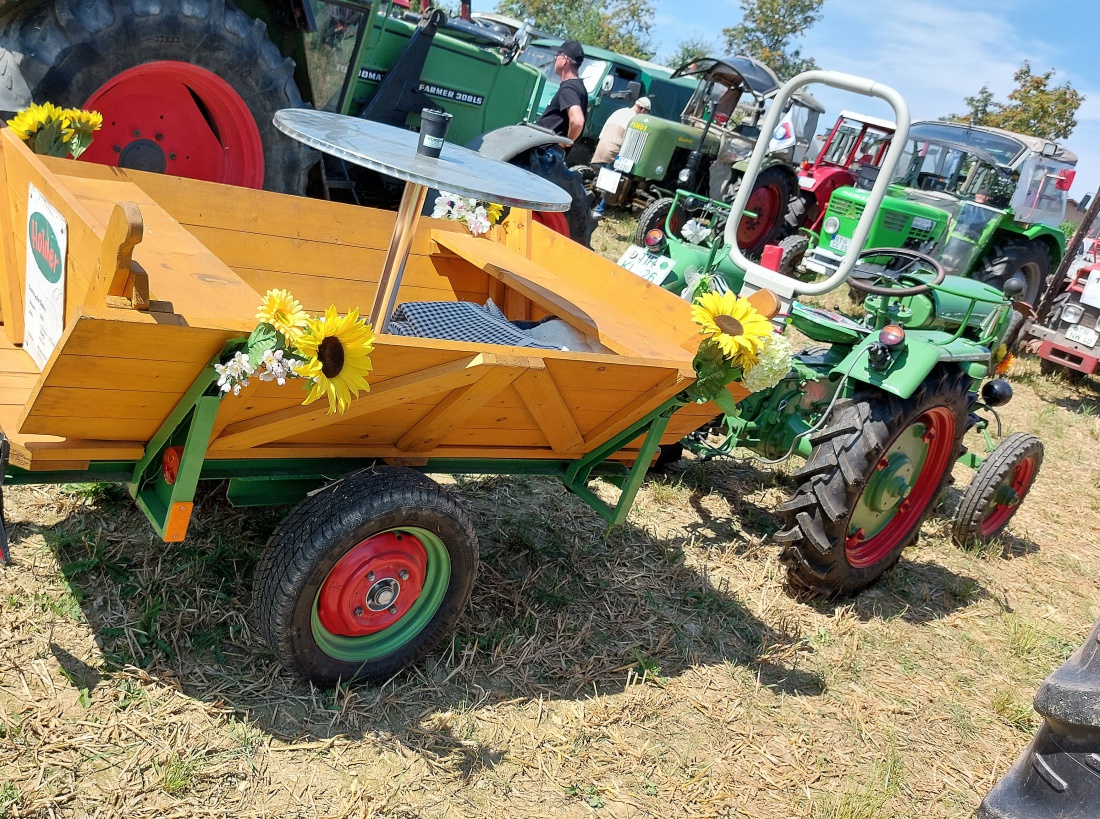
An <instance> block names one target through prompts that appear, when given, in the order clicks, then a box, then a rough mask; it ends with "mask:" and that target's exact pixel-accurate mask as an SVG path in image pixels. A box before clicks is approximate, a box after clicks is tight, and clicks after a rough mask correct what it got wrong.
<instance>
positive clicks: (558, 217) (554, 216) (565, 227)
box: [534, 210, 569, 236]
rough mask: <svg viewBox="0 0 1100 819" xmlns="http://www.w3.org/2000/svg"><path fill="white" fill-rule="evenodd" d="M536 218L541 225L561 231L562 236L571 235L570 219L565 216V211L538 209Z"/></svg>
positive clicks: (557, 231)
mask: <svg viewBox="0 0 1100 819" xmlns="http://www.w3.org/2000/svg"><path fill="white" fill-rule="evenodd" d="M534 218H535V221H536V222H538V223H539V224H540V225H546V226H547V227H548V228H550V230H552V231H554V232H555V233H560V234H561V235H562V236H568V235H569V220H568V219H566V218H565V214H564V213H561V212H559V211H554V210H536V211H534Z"/></svg>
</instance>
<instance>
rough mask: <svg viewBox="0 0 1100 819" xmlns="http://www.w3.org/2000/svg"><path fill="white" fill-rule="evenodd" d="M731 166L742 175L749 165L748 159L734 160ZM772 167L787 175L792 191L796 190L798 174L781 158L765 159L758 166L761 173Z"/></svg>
mask: <svg viewBox="0 0 1100 819" xmlns="http://www.w3.org/2000/svg"><path fill="white" fill-rule="evenodd" d="M732 167H733V169H734V170H735V171H738V172H740V175H741V176H744V175H745V171H746V170H747V169H748V167H749V161H748V160H747V159H743V160H741V161H739V162H734V163H733V165H732ZM772 168H779V169H780V170H781V171H782V172H783V173H784V174H785V175H786V176H787V181H788V182H789V183H790V185H791V190H792V191H793V190H798V174H797V173H796V172H795V169H794V168H792V167H791V166H790V165H789V164H787V163H786V162H784V161H783V160H782V159H765V160H764V162H763V164H762V165H761V166H760V173H763V172H764V171H767V170H770V169H772Z"/></svg>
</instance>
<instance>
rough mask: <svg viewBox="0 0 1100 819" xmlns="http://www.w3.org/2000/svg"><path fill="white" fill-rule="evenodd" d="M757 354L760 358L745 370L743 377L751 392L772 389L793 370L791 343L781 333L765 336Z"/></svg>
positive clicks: (742, 381) (746, 387) (742, 380)
mask: <svg viewBox="0 0 1100 819" xmlns="http://www.w3.org/2000/svg"><path fill="white" fill-rule="evenodd" d="M757 355H758V356H759V360H758V361H757V362H756V363H755V364H753V365H752V367H750V368H749V369H747V370H746V371H745V375H744V377H743V378H742V379H741V383H742V384H744V385H745V389H747V390H748V391H749V392H759V391H760V390H767V389H771V388H772V387H774V386H775V385H776V384H778V383H779V382H780V381H782V380H783V378H784V377H785V376H786V375H787V373H789V372H790V371H791V361H792V358H793V357H792V355H791V345H790V342H788V341H787V339H786V337H785V336H781V335H780V334H779V333H769V334H768V335H767V336H765V337H764V340H763V342H761V344H760V350H759V351H758V353H757Z"/></svg>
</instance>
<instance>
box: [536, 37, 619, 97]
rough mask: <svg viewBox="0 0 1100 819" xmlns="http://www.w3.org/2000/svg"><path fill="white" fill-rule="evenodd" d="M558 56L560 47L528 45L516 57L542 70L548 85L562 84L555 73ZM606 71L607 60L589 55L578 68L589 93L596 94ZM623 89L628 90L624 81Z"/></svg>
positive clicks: (578, 72)
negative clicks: (555, 61)
mask: <svg viewBox="0 0 1100 819" xmlns="http://www.w3.org/2000/svg"><path fill="white" fill-rule="evenodd" d="M557 56H558V49H557V47H556V46H543V45H531V46H527V48H525V49H524V50H523V53H522V54H520V55H519V57H517V58H516V59H517V60H518V61H519V62H521V63H527V64H528V65H531V66H534V67H535V68H537V69H538V70H539V71H541V72H542V73H543V75H545V77H546V84H547V85H561V77H559V76H558V75H557V74H556V73H554V60H555V59H557ZM606 73H607V61H606V60H593V59H591V58H589V57H585V59H584V61H583V62H582V63H581V65H580V68H578V69H577V74H578V75H579V76H580V78H581V82H583V83H584V87H585V88H586V89H588V93H589V94H594V93H595V92H596V91H597V90H599V88H600V83H601V81H602V80H603V75H604V74H606ZM623 90H624V91H625V90H626V83H625V82H624V83H623Z"/></svg>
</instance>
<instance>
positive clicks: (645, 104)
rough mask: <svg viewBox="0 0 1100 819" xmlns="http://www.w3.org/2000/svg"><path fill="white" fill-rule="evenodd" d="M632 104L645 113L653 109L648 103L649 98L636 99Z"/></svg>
mask: <svg viewBox="0 0 1100 819" xmlns="http://www.w3.org/2000/svg"><path fill="white" fill-rule="evenodd" d="M634 104H635V105H637V106H638V107H639V108H644V109H645V110H646V111H648V110H649V109H650V108H652V107H653V104H652V103H651V102H650V101H649V97H638V99H636V100H635V101H634Z"/></svg>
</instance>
